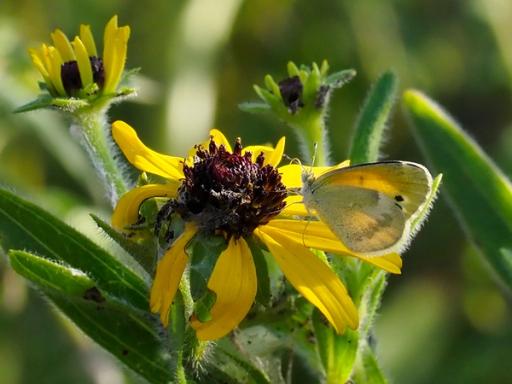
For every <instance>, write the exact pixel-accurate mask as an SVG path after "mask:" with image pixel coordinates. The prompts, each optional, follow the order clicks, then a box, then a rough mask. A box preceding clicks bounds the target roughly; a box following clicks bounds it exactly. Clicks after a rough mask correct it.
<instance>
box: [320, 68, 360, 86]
mask: <svg viewBox="0 0 512 384" xmlns="http://www.w3.org/2000/svg"><path fill="white" fill-rule="evenodd" d="M356 74H357V72H356V71H355V70H354V69H345V70H343V71H339V72H335V73H333V74H331V75H329V76H327V79H325V85H328V86H329V87H331V88H341V87H343V86H344V85H345V84H347V83H348V82H350V81H351V80H352V79H353V78H354V77H355V76H356Z"/></svg>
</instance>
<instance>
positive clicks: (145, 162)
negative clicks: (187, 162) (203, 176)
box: [112, 120, 184, 181]
mask: <svg viewBox="0 0 512 384" xmlns="http://www.w3.org/2000/svg"><path fill="white" fill-rule="evenodd" d="M112 137H113V138H114V140H115V142H116V143H117V145H119V147H120V148H121V151H123V153H124V155H125V156H126V158H127V159H128V161H129V162H130V163H132V164H133V165H134V166H135V167H137V168H138V169H140V170H141V171H145V172H149V173H153V174H155V175H159V176H162V177H165V178H166V179H169V180H172V181H179V180H180V179H183V177H184V176H183V170H182V169H183V159H182V158H181V157H174V156H167V155H162V154H160V153H158V152H155V151H153V150H152V149H150V148H148V147H146V146H145V145H144V144H143V143H142V141H140V139H139V138H138V136H137V133H136V132H135V130H134V129H133V128H132V127H130V126H129V125H128V124H126V123H125V122H124V121H121V120H117V121H114V123H113V124H112Z"/></svg>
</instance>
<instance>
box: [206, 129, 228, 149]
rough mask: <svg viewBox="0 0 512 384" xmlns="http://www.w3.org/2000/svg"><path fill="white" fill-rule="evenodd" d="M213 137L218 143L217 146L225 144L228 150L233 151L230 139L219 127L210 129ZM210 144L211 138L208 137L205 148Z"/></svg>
mask: <svg viewBox="0 0 512 384" xmlns="http://www.w3.org/2000/svg"><path fill="white" fill-rule="evenodd" d="M209 137H211V138H213V141H215V143H216V144H217V146H220V145H223V146H224V148H226V151H228V152H233V149H231V145H230V144H229V141H228V139H227V138H226V136H224V134H223V133H222V132H221V131H219V130H218V129H215V128H214V129H210V136H209ZM208 144H210V139H209V138H208V141H207V142H206V145H205V148H208Z"/></svg>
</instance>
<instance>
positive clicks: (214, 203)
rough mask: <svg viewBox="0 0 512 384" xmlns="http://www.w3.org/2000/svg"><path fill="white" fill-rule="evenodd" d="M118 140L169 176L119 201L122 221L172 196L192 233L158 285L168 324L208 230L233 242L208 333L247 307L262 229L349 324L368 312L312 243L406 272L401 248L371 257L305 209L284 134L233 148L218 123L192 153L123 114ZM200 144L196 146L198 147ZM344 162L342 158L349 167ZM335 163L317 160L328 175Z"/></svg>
mask: <svg viewBox="0 0 512 384" xmlns="http://www.w3.org/2000/svg"><path fill="white" fill-rule="evenodd" d="M112 133H113V137H114V140H115V141H116V142H117V144H118V145H119V147H120V148H121V150H122V151H123V153H124V154H125V156H126V158H127V159H128V160H129V161H130V162H131V163H132V164H133V165H134V166H135V167H137V168H138V169H140V170H141V171H145V172H148V173H152V174H155V175H158V176H161V177H163V178H165V179H167V180H168V183H166V184H148V185H144V186H141V187H137V188H135V189H133V190H131V191H129V192H128V193H126V194H125V195H124V196H123V197H122V198H121V199H120V201H119V202H118V204H117V206H116V208H115V210H114V213H113V216H112V224H113V226H114V227H115V228H117V229H119V230H127V229H129V227H130V225H133V224H134V223H136V222H137V220H138V217H139V208H140V206H141V204H142V203H143V202H144V201H145V200H147V199H149V198H152V197H167V198H169V199H170V202H171V203H172V205H171V206H172V208H173V211H174V212H175V213H178V214H179V215H180V216H181V217H182V218H183V220H184V221H185V223H186V224H185V229H184V231H183V233H182V234H181V235H180V236H179V237H178V238H176V239H175V240H174V242H173V243H172V245H171V247H170V248H169V249H168V250H167V252H166V253H165V255H164V256H163V257H162V259H161V260H160V261H159V263H158V265H157V271H156V277H155V279H154V282H153V287H152V289H151V298H150V303H151V310H152V311H153V312H154V313H160V318H161V321H162V323H163V324H164V325H167V324H168V321H169V308H170V306H171V303H172V301H173V299H174V296H175V294H176V291H177V289H178V286H179V283H180V280H181V277H182V274H183V273H184V271H185V268H186V266H187V263H188V261H189V256H188V254H187V246H188V244H189V243H190V242H191V240H192V239H193V238H194V236H196V234H197V233H199V232H204V233H219V232H220V233H222V234H224V235H225V238H226V239H227V240H226V241H227V242H228V244H227V248H226V249H225V250H224V251H223V252H222V253H221V254H220V256H219V258H218V260H217V262H216V264H215V267H214V269H213V272H212V274H211V276H210V279H209V281H208V285H207V286H208V289H210V290H211V291H213V292H214V293H215V294H216V301H215V304H214V305H213V307H212V308H211V311H210V314H211V317H210V319H209V320H208V321H205V322H201V321H200V320H199V319H197V318H196V317H195V316H193V317H192V319H191V325H192V327H193V328H194V329H195V330H196V334H197V337H198V338H199V339H200V340H213V339H217V338H220V337H222V336H224V335H226V334H227V333H229V332H230V331H231V330H233V329H234V328H235V327H236V326H237V325H238V324H239V323H240V322H241V321H242V320H243V319H244V317H245V316H246V315H247V313H248V311H249V309H250V308H251V306H252V304H253V301H254V299H255V296H256V291H257V281H256V268H255V265H254V261H253V258H252V254H251V250H250V248H249V246H248V244H247V241H246V240H247V239H249V238H251V237H252V236H254V237H256V238H258V239H259V240H260V241H261V242H262V243H263V244H264V245H265V246H266V247H267V249H268V250H269V252H270V253H271V254H272V255H273V257H274V258H275V260H276V262H277V264H278V265H279V267H280V268H281V270H282V272H283V274H284V275H285V277H286V278H287V280H288V281H289V282H290V283H291V285H292V286H293V287H295V289H296V290H297V291H299V292H300V293H301V294H302V295H303V296H304V297H305V298H306V299H307V300H309V301H310V302H311V303H312V304H314V305H315V306H316V307H317V308H318V309H319V310H320V311H321V312H322V313H323V314H324V316H325V317H326V318H327V320H328V321H329V322H330V323H331V324H332V326H333V327H334V328H335V329H336V331H337V332H339V333H342V332H343V331H344V330H345V328H346V327H347V326H348V327H350V328H352V329H355V328H356V327H357V326H358V312H357V309H356V307H355V305H354V303H353V302H352V299H351V298H350V296H349V295H348V292H347V290H346V288H345V286H344V285H343V283H342V282H341V281H340V279H339V278H338V276H337V275H336V274H335V273H334V272H333V271H332V270H331V268H330V267H329V265H328V264H327V263H325V262H324V261H322V260H321V259H320V258H318V257H317V256H316V255H315V254H313V253H312V252H311V251H310V248H314V249H319V250H324V251H327V252H332V253H335V254H340V255H348V256H354V257H358V258H360V259H363V260H364V261H366V262H369V263H372V264H374V265H376V266H378V267H380V268H382V269H384V270H386V271H388V272H391V273H400V268H401V263H402V261H401V259H400V256H399V255H397V254H389V255H385V256H381V257H372V258H367V257H365V256H363V255H359V254H356V253H353V252H351V251H350V250H348V249H347V248H346V247H345V246H344V245H343V244H342V243H341V242H340V241H339V240H338V239H337V238H336V236H335V235H334V234H333V233H332V232H331V231H330V230H329V228H328V227H327V226H326V225H325V224H324V223H322V222H321V221H310V220H309V219H307V218H305V216H307V211H306V209H305V207H304V205H303V204H302V202H301V197H300V196H288V194H287V190H288V189H290V188H297V187H300V186H301V172H302V169H301V167H300V166H298V165H295V164H291V165H285V166H282V167H279V168H277V167H278V165H279V163H280V162H281V158H282V155H283V152H284V144H285V139H284V137H283V138H282V139H281V140H279V142H278V143H277V145H276V147H275V148H272V147H267V146H248V147H245V148H242V145H241V143H240V141H237V142H236V144H235V147H234V148H233V149H232V148H231V146H230V145H229V143H228V141H227V140H226V138H225V137H224V135H223V134H222V133H221V132H220V131H218V130H215V129H214V130H212V131H210V140H209V141H208V142H206V143H204V144H202V145H200V146H196V147H195V149H192V150H191V151H190V152H189V156H188V157H187V158H186V159H183V158H180V157H173V156H166V155H163V154H160V153H157V152H155V151H153V150H151V149H149V148H147V147H146V146H145V145H144V144H143V143H142V142H141V141H140V140H139V138H138V137H137V134H136V132H135V131H134V130H133V128H131V127H130V126H129V125H128V124H126V123H124V122H122V121H116V122H114V124H113V127H112ZM194 153H195V155H194ZM344 165H345V164H340V165H338V166H344ZM330 169H332V167H315V168H312V169H311V171H312V172H313V173H314V174H315V175H317V176H319V175H320V174H322V173H324V172H326V171H328V170H330Z"/></svg>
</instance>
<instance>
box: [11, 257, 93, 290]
mask: <svg viewBox="0 0 512 384" xmlns="http://www.w3.org/2000/svg"><path fill="white" fill-rule="evenodd" d="M9 260H10V262H11V267H12V269H14V270H15V271H16V272H17V273H18V274H20V275H21V276H23V277H25V278H27V279H29V280H31V281H32V282H34V283H36V284H37V285H38V286H40V287H41V288H45V289H46V288H47V289H52V290H55V291H59V292H60V293H63V294H66V295H70V296H80V297H81V296H83V295H84V294H85V293H86V291H87V290H89V289H91V288H93V287H94V286H95V283H94V281H92V280H91V279H90V278H89V277H87V275H86V274H85V273H83V272H82V271H79V270H77V269H72V268H70V267H66V266H64V265H61V264H57V263H55V262H53V261H50V260H48V259H44V258H42V257H39V256H36V255H33V254H31V253H28V252H24V251H17V250H12V251H10V252H9Z"/></svg>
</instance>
